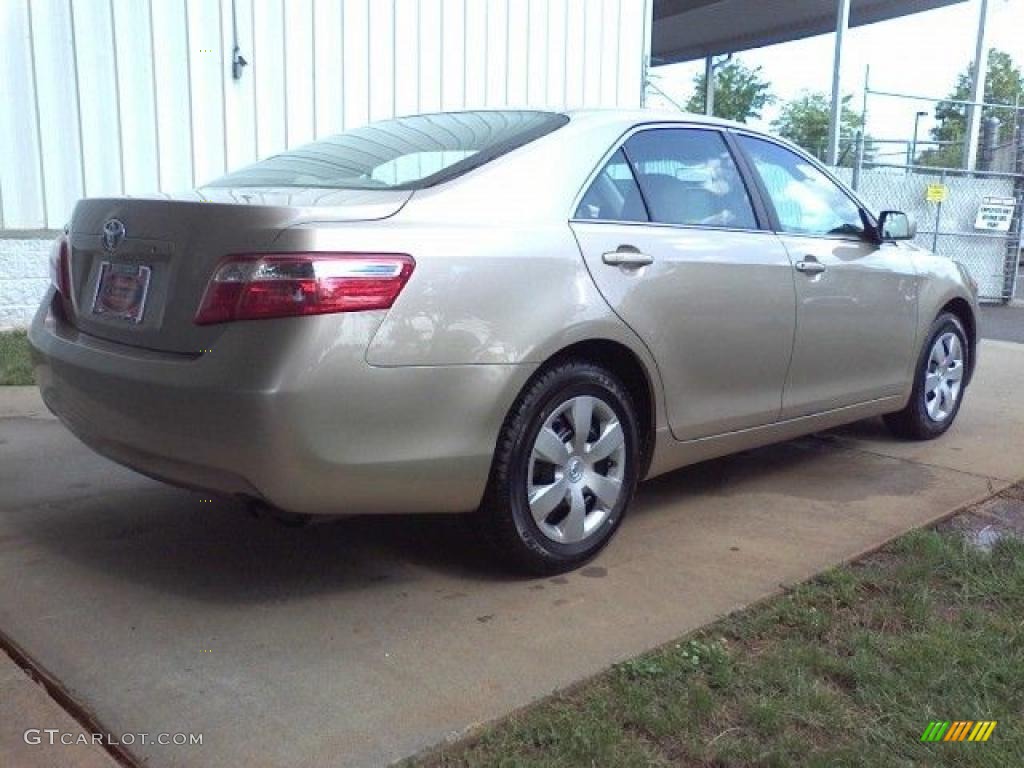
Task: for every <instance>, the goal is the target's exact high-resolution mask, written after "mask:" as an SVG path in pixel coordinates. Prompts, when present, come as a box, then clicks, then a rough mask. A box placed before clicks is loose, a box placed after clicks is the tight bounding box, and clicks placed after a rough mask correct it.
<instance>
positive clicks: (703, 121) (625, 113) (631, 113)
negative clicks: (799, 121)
mask: <svg viewBox="0 0 1024 768" xmlns="http://www.w3.org/2000/svg"><path fill="white" fill-rule="evenodd" d="M562 114H564V115H566V116H567V117H568V118H569V119H570V120H572V121H574V122H589V123H605V124H608V123H619V124H621V125H623V126H630V125H636V124H637V123H662V122H664V123H688V124H691V125H692V124H698V125H711V126H715V127H720V128H742V129H743V130H745V131H751V132H752V133H762V131H758V130H757V129H755V128H751V127H750V126H749V125H746V124H744V123H738V122H736V121H734V120H725V119H723V118H720V117H711V116H710V115H701V114H697V113H696V112H682V111H674V110H668V109H570V110H566V111H564V112H562Z"/></svg>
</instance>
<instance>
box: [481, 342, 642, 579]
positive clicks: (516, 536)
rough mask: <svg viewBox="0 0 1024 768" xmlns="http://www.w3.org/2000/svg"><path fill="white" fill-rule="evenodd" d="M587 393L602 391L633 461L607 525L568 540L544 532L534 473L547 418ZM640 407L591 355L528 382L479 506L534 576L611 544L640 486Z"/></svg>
mask: <svg viewBox="0 0 1024 768" xmlns="http://www.w3.org/2000/svg"><path fill="white" fill-rule="evenodd" d="M581 395H588V396H592V397H596V398H598V399H600V400H601V401H602V402H603V403H604V404H606V405H607V406H609V407H610V408H611V410H612V411H614V414H615V417H616V418H617V419H618V421H619V424H620V426H621V427H622V433H623V437H624V456H625V466H624V467H623V468H622V480H621V482H622V485H621V491H620V495H619V497H618V499H617V501H616V503H615V504H614V507H613V508H612V509H611V510H610V511H609V512H608V514H607V517H606V518H605V519H604V521H603V522H601V524H600V526H599V527H598V528H597V529H596V530H594V531H593V532H592V533H590V534H589V535H588V536H587V537H586V538H584V539H583V540H582V541H579V542H576V543H561V542H558V541H555V540H553V539H552V538H551V537H549V536H548V535H546V534H545V533H544V532H542V531H541V529H540V527H539V526H538V524H537V522H536V521H535V520H534V518H533V515H532V514H531V512H530V506H529V501H528V499H527V473H528V471H529V465H530V462H531V453H532V450H533V446H534V442H535V440H536V439H537V436H538V434H539V432H540V430H541V428H542V427H543V425H544V424H545V421H546V420H547V419H548V418H549V417H550V416H551V415H552V414H554V413H555V412H556V410H557V409H558V408H559V406H564V404H565V403H567V402H568V401H569V400H571V399H572V398H575V397H579V396H581ZM635 413H636V411H635V407H634V405H633V402H632V399H631V398H630V396H629V392H628V390H627V389H626V387H625V386H623V384H622V382H620V381H619V379H618V378H616V377H615V376H614V375H613V374H612V373H610V372H609V371H607V370H605V369H604V368H602V367H601V366H599V365H595V364H593V363H589V362H586V361H582V360H567V361H565V362H561V363H557V364H555V365H553V366H552V367H551V368H549V369H547V370H545V371H543V372H541V373H540V374H539V375H538V376H537V377H536V378H535V379H534V380H533V381H532V382H531V383H530V384H529V385H528V386H527V388H526V389H525V390H524V392H523V393H522V394H521V395H520V396H519V399H518V400H517V401H516V404H515V405H514V406H513V407H512V410H511V411H510V413H509V415H508V416H507V417H506V419H505V424H504V425H503V427H502V431H501V434H500V436H499V438H498V444H497V447H496V450H495V455H494V462H493V464H492V467H491V475H490V479H489V481H488V485H487V490H486V492H485V494H484V498H483V501H482V503H481V505H480V509H479V510H478V512H477V522H478V525H479V527H480V530H481V533H482V534H483V535H484V537H485V538H486V539H487V540H488V542H489V543H490V544H491V546H492V547H493V548H494V549H495V550H496V552H497V554H498V555H499V556H500V557H501V558H502V559H503V560H504V561H505V562H506V563H507V564H508V565H509V566H510V567H512V568H513V569H514V570H516V571H518V572H524V573H528V574H532V575H541V576H543V575H551V574H556V573H561V572H564V571H567V570H571V569H573V568H576V567H578V566H579V565H581V564H582V563H585V562H586V561H587V560H589V559H591V558H592V557H594V555H596V554H597V553H598V552H600V551H601V549H602V548H603V547H604V546H605V545H606V544H607V543H608V541H609V539H611V537H612V535H613V534H614V533H615V531H616V529H617V528H618V526H619V524H620V523H621V522H622V518H623V516H624V514H625V512H626V509H627V507H628V506H629V503H630V501H631V500H632V498H633V493H634V491H635V490H636V483H637V468H638V466H639V445H640V441H639V436H638V431H637V424H636V416H635Z"/></svg>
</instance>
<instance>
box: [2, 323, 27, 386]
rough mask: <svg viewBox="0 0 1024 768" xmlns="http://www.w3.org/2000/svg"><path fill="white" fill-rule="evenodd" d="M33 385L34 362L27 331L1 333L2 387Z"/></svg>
mask: <svg viewBox="0 0 1024 768" xmlns="http://www.w3.org/2000/svg"><path fill="white" fill-rule="evenodd" d="M32 383H33V379H32V361H31V359H30V358H29V353H28V336H27V335H26V333H25V331H4V332H2V333H0V386H4V385H8V386H10V385H22V384H24V385H27V384H32Z"/></svg>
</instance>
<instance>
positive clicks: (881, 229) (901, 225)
mask: <svg viewBox="0 0 1024 768" xmlns="http://www.w3.org/2000/svg"><path fill="white" fill-rule="evenodd" d="M916 234H917V227H916V226H915V225H914V223H913V222H912V221H911V220H910V217H909V216H907V214H905V213H903V211H882V213H881V215H880V216H879V217H878V239H879V240H881V241H883V242H886V241H892V240H913V239H914V235H916Z"/></svg>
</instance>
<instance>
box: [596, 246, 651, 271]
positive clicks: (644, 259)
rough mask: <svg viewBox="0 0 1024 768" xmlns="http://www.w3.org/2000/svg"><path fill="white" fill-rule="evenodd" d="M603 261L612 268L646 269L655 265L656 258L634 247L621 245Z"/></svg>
mask: <svg viewBox="0 0 1024 768" xmlns="http://www.w3.org/2000/svg"><path fill="white" fill-rule="evenodd" d="M601 261H603V262H604V263H605V264H608V265H609V266H612V267H646V266H647V265H648V264H653V263H654V257H653V256H648V255H647V254H646V253H642V252H641V251H640V250H639V249H637V248H634V247H633V246H632V245H620V246H619V247H618V248H616V249H615V250H614V251H609V252H608V253H606V254H604V255H603V256H602V257H601Z"/></svg>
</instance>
